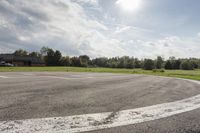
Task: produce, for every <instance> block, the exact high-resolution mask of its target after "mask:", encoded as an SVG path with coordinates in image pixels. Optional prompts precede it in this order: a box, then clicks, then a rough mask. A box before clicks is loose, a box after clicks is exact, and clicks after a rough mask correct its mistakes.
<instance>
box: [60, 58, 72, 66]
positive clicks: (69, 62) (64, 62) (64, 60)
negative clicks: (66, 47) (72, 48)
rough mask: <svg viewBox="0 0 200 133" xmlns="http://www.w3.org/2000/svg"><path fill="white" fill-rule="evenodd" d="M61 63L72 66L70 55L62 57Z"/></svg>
mask: <svg viewBox="0 0 200 133" xmlns="http://www.w3.org/2000/svg"><path fill="white" fill-rule="evenodd" d="M60 65H61V66H70V65H71V60H70V57H69V56H66V57H62V58H61V59H60Z"/></svg>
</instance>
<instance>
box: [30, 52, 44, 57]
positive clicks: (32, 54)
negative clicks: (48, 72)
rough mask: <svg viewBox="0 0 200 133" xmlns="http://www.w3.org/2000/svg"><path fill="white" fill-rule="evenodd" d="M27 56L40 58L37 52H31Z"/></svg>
mask: <svg viewBox="0 0 200 133" xmlns="http://www.w3.org/2000/svg"><path fill="white" fill-rule="evenodd" d="M29 56H31V57H41V54H40V53H38V52H31V53H30V54H29Z"/></svg>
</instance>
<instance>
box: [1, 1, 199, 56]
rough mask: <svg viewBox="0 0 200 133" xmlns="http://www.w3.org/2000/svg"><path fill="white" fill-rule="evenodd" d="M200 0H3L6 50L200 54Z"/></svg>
mask: <svg viewBox="0 0 200 133" xmlns="http://www.w3.org/2000/svg"><path fill="white" fill-rule="evenodd" d="M199 13H200V0H31V1H30V0H1V1H0V53H7V52H13V51H14V50H16V49H19V48H22V49H26V50H28V51H33V50H39V49H40V48H41V47H42V46H48V47H50V48H54V49H58V50H60V51H61V52H62V53H63V54H64V55H70V56H78V55H83V54H87V55H89V56H90V57H100V56H107V57H111V56H124V55H128V56H134V57H139V58H155V57H156V56H158V55H161V56H163V57H165V58H168V57H169V56H176V57H200V52H199V51H200V16H199Z"/></svg>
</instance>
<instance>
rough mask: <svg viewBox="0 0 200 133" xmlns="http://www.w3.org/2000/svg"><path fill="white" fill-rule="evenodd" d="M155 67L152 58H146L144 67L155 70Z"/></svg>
mask: <svg viewBox="0 0 200 133" xmlns="http://www.w3.org/2000/svg"><path fill="white" fill-rule="evenodd" d="M154 68H155V64H154V61H153V60H152V59H145V60H144V65H143V69H144V70H153V69H154Z"/></svg>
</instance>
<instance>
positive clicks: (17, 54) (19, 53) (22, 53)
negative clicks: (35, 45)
mask: <svg viewBox="0 0 200 133" xmlns="http://www.w3.org/2000/svg"><path fill="white" fill-rule="evenodd" d="M14 55H16V56H27V55H28V52H27V51H26V50H23V49H18V50H16V51H15V52H14Z"/></svg>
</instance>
